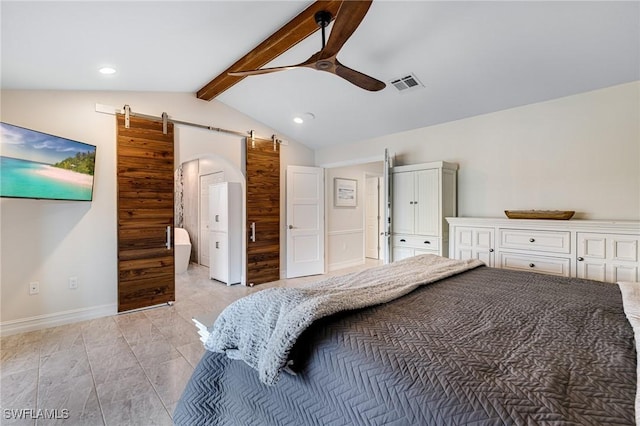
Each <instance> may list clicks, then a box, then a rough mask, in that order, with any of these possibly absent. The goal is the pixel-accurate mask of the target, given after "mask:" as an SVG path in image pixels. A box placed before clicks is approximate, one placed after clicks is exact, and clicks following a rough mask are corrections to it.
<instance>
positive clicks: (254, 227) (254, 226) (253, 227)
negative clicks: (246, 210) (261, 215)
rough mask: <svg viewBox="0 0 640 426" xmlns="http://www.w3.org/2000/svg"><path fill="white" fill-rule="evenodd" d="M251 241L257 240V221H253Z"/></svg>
mask: <svg viewBox="0 0 640 426" xmlns="http://www.w3.org/2000/svg"><path fill="white" fill-rule="evenodd" d="M251 242H252V243H255V242H256V223H255V222H251Z"/></svg>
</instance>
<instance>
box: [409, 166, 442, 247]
mask: <svg viewBox="0 0 640 426" xmlns="http://www.w3.org/2000/svg"><path fill="white" fill-rule="evenodd" d="M415 182H416V189H415V193H416V198H415V202H414V207H415V214H416V217H415V233H416V234H423V235H439V232H438V224H439V213H440V191H439V188H440V174H439V171H438V170H436V169H433V170H421V171H419V172H416V179H415ZM416 203H417V204H416Z"/></svg>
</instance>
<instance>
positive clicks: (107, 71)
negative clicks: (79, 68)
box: [98, 67, 116, 75]
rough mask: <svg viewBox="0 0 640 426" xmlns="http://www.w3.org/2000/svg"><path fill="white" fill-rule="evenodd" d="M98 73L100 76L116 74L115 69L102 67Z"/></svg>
mask: <svg viewBox="0 0 640 426" xmlns="http://www.w3.org/2000/svg"><path fill="white" fill-rule="evenodd" d="M98 71H99V72H100V74H105V75H109V74H115V73H116V69H115V68H112V67H102V68H100V69H99V70H98Z"/></svg>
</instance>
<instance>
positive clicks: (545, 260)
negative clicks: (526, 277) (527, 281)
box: [500, 253, 571, 277]
mask: <svg viewBox="0 0 640 426" xmlns="http://www.w3.org/2000/svg"><path fill="white" fill-rule="evenodd" d="M500 267H501V268H504V269H514V270H517V271H532V272H541V273H543V274H551V275H558V276H561V277H569V276H571V259H568V258H567V259H565V258H561V257H545V256H534V255H527V254H517V253H500Z"/></svg>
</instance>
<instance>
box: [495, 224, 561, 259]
mask: <svg viewBox="0 0 640 426" xmlns="http://www.w3.org/2000/svg"><path fill="white" fill-rule="evenodd" d="M500 248H501V249H502V248H508V249H519V250H533V251H543V252H549V253H565V254H569V253H571V233H570V232H566V231H536V230H527V229H500Z"/></svg>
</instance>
